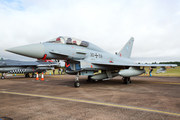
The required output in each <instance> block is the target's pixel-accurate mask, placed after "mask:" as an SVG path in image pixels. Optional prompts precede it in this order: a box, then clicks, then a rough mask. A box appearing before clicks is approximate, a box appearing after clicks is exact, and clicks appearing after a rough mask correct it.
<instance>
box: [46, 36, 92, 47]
mask: <svg viewBox="0 0 180 120" xmlns="http://www.w3.org/2000/svg"><path fill="white" fill-rule="evenodd" d="M47 43H60V44H69V45H78V46H83V47H88V46H89V42H86V41H82V40H79V39H76V38H72V37H64V36H60V37H57V38H54V39H52V40H50V41H47Z"/></svg>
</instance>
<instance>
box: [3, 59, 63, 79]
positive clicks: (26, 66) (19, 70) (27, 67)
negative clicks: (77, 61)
mask: <svg viewBox="0 0 180 120" xmlns="http://www.w3.org/2000/svg"><path fill="white" fill-rule="evenodd" d="M56 67H60V65H59V63H56V62H53V61H50V60H46V61H44V60H38V61H17V60H10V59H3V58H0V73H2V76H1V79H4V78H5V73H8V74H25V77H30V75H29V74H30V73H32V77H33V78H35V77H36V74H35V72H38V73H42V72H46V70H50V69H54V68H56Z"/></svg>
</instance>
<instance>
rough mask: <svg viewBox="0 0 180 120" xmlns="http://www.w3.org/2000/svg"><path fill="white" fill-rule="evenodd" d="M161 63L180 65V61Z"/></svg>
mask: <svg viewBox="0 0 180 120" xmlns="http://www.w3.org/2000/svg"><path fill="white" fill-rule="evenodd" d="M159 64H177V65H178V66H180V62H159Z"/></svg>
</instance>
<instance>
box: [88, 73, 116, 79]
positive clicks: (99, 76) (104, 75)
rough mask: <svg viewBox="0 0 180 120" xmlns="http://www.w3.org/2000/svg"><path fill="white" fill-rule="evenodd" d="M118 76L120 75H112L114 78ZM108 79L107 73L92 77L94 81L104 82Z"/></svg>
mask: <svg viewBox="0 0 180 120" xmlns="http://www.w3.org/2000/svg"><path fill="white" fill-rule="evenodd" d="M115 76H118V73H112V77H115ZM105 78H108V76H107V74H106V73H101V74H97V75H94V76H92V77H91V79H93V80H102V79H105Z"/></svg>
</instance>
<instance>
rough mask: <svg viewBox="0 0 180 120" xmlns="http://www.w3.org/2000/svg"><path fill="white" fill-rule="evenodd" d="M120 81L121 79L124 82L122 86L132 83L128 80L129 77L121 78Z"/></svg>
mask: <svg viewBox="0 0 180 120" xmlns="http://www.w3.org/2000/svg"><path fill="white" fill-rule="evenodd" d="M122 79H123V81H124V84H130V83H132V82H131V80H130V77H123V78H122Z"/></svg>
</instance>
